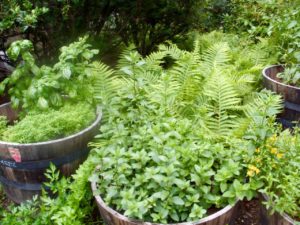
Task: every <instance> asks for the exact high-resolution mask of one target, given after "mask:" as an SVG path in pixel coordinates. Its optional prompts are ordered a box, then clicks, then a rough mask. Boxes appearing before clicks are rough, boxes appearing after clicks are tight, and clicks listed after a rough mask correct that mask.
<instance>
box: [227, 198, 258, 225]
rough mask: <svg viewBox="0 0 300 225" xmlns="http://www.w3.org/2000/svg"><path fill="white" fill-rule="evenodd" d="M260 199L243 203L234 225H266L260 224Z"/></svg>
mask: <svg viewBox="0 0 300 225" xmlns="http://www.w3.org/2000/svg"><path fill="white" fill-rule="evenodd" d="M259 210H260V208H259V199H253V200H251V201H242V202H241V204H240V207H239V209H238V212H237V218H236V219H235V221H234V222H233V223H232V225H264V224H261V222H260V211H259Z"/></svg>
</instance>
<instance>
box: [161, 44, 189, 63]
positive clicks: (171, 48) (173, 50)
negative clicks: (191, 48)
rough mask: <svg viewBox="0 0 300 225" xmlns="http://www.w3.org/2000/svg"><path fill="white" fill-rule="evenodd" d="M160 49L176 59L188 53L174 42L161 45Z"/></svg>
mask: <svg viewBox="0 0 300 225" xmlns="http://www.w3.org/2000/svg"><path fill="white" fill-rule="evenodd" d="M158 49H159V51H161V52H163V53H164V54H166V55H168V56H170V57H172V58H173V59H175V60H176V59H179V58H180V57H181V56H182V54H184V53H187V51H185V50H181V49H179V48H178V47H177V45H174V44H172V43H169V44H168V45H165V44H164V45H159V47H158Z"/></svg>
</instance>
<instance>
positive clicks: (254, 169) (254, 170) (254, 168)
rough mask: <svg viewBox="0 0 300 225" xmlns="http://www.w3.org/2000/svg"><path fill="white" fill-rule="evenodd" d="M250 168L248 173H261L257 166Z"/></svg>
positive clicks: (250, 166)
mask: <svg viewBox="0 0 300 225" xmlns="http://www.w3.org/2000/svg"><path fill="white" fill-rule="evenodd" d="M248 168H249V170H248V172H250V171H252V173H253V174H254V173H256V174H258V173H259V172H260V170H259V169H258V168H257V167H256V166H253V165H249V166H248ZM252 173H250V174H252ZM247 174H248V173H247Z"/></svg>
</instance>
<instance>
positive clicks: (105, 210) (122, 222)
mask: <svg viewBox="0 0 300 225" xmlns="http://www.w3.org/2000/svg"><path fill="white" fill-rule="evenodd" d="M91 186H92V191H93V193H97V184H96V182H92V183H91ZM95 200H96V203H97V206H98V209H99V212H100V214H101V217H102V219H103V221H104V222H105V224H106V225H163V224H158V223H151V222H144V221H139V220H134V219H130V218H128V217H126V216H124V215H122V214H120V213H119V212H117V211H115V210H114V209H112V208H110V207H109V206H107V205H106V204H105V203H104V201H103V199H102V198H101V196H100V195H98V194H97V195H96V194H95ZM238 204H239V202H236V203H235V205H234V206H230V205H228V206H226V207H225V208H223V209H220V210H219V211H217V212H215V213H213V214H211V215H209V216H207V217H204V218H202V219H200V220H198V221H194V222H183V223H176V224H169V225H228V224H231V222H232V221H233V220H234V218H235V215H236V211H237V209H238Z"/></svg>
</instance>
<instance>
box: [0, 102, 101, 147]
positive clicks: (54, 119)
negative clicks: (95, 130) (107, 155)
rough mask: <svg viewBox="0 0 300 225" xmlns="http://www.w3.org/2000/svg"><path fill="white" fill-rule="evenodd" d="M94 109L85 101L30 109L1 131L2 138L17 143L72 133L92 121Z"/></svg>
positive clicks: (44, 139)
mask: <svg viewBox="0 0 300 225" xmlns="http://www.w3.org/2000/svg"><path fill="white" fill-rule="evenodd" d="M95 115H96V113H95V109H94V108H93V107H92V106H91V105H89V104H85V103H77V104H66V105H64V106H63V107H61V108H60V109H50V108H49V109H47V110H43V111H41V110H38V109H36V110H32V111H30V112H29V113H28V114H27V115H26V116H25V117H24V118H22V120H20V121H17V122H16V123H15V124H14V125H13V126H9V127H7V128H6V130H5V131H4V132H2V138H1V139H2V140H3V141H9V142H17V143H34V142H40V141H49V140H52V139H57V138H62V137H65V136H68V135H70V134H74V133H76V132H78V131H80V130H82V129H84V128H86V127H87V126H88V125H90V124H91V123H92V121H93V120H94V119H95Z"/></svg>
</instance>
